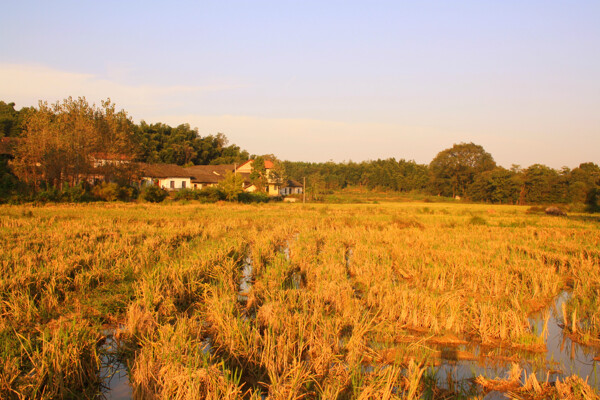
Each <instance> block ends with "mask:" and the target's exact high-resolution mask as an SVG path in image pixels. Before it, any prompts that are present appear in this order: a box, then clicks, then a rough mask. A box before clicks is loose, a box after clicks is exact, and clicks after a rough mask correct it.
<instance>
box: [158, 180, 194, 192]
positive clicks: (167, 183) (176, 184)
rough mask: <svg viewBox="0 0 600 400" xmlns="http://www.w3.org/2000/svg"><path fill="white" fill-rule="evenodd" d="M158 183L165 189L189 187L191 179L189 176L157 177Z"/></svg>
mask: <svg viewBox="0 0 600 400" xmlns="http://www.w3.org/2000/svg"><path fill="white" fill-rule="evenodd" d="M171 182H172V183H173V184H171ZM158 184H159V186H160V187H161V188H163V189H166V190H179V189H190V188H191V187H192V180H191V179H190V178H164V179H159V183H158Z"/></svg>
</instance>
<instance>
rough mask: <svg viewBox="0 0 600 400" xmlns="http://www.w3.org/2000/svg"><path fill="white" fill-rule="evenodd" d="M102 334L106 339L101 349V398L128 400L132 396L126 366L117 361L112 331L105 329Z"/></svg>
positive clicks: (115, 344) (116, 350)
mask: <svg viewBox="0 0 600 400" xmlns="http://www.w3.org/2000/svg"><path fill="white" fill-rule="evenodd" d="M102 334H103V335H104V336H105V337H106V339H105V340H104V344H103V345H102V349H101V350H102V357H101V366H100V379H101V380H102V396H103V398H104V399H106V400H129V399H131V398H132V396H133V394H132V391H131V385H130V384H129V375H128V374H127V366H126V365H125V364H123V363H122V362H121V360H120V359H119V356H118V346H117V342H116V340H115V337H114V330H113V329H106V330H104V331H103V332H102Z"/></svg>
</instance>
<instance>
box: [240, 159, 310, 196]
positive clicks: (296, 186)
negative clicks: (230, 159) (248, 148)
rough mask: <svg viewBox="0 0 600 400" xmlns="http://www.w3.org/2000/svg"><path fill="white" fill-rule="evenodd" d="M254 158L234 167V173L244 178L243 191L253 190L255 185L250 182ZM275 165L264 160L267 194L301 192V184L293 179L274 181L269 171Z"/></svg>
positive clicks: (279, 194)
mask: <svg viewBox="0 0 600 400" xmlns="http://www.w3.org/2000/svg"><path fill="white" fill-rule="evenodd" d="M253 163H254V160H248V161H246V162H245V163H243V164H241V165H240V166H239V167H237V168H236V173H237V174H240V175H242V176H243V177H244V178H245V181H246V184H245V186H244V191H246V192H255V191H256V190H257V187H256V186H255V185H253V184H252V183H250V174H251V173H252V164H253ZM274 167H275V164H273V162H272V161H270V160H265V171H266V176H267V184H266V185H265V191H266V192H267V194H268V195H269V196H287V195H290V194H301V193H302V185H301V184H300V183H298V182H296V181H294V180H291V179H290V180H285V181H276V180H275V179H271V177H272V175H271V171H272V170H273V168H274Z"/></svg>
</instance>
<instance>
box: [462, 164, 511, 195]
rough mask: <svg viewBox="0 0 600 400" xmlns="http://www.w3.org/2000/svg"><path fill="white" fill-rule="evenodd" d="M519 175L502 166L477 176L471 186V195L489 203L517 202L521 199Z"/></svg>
mask: <svg viewBox="0 0 600 400" xmlns="http://www.w3.org/2000/svg"><path fill="white" fill-rule="evenodd" d="M519 189H520V183H519V180H518V175H517V174H516V173H514V172H513V171H509V170H507V169H504V168H502V167H498V168H495V169H493V170H491V171H485V172H482V173H480V174H478V175H476V176H475V179H474V181H473V183H472V184H471V186H469V191H468V193H469V197H470V198H471V199H472V200H474V201H484V202H489V203H500V204H501V203H511V204H512V203H516V202H517V201H518V199H519Z"/></svg>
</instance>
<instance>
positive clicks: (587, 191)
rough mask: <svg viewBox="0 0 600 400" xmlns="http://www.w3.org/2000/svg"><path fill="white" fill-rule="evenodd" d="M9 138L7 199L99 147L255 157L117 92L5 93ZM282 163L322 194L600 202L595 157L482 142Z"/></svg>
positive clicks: (57, 175) (76, 165)
mask: <svg viewBox="0 0 600 400" xmlns="http://www.w3.org/2000/svg"><path fill="white" fill-rule="evenodd" d="M4 137H6V138H19V139H18V142H19V145H18V146H17V148H16V149H14V151H13V153H14V156H13V157H6V155H4V156H2V155H0V198H4V199H6V198H7V197H9V196H14V195H15V194H18V193H20V192H23V191H31V190H32V184H31V182H36V185H37V182H38V180H39V177H38V176H36V174H38V173H39V170H40V166H41V168H44V175H43V176H44V177H45V182H44V183H45V186H46V187H48V186H57V185H59V184H60V185H61V187H62V186H63V185H64V184H65V183H66V184H67V186H69V185H74V184H76V180H77V179H76V177H77V176H78V174H81V173H82V172H85V171H86V170H87V169H89V168H90V165H89V162H88V161H87V160H88V159H89V156H90V155H91V154H95V153H98V152H102V153H104V154H124V155H126V156H127V157H128V159H131V160H134V161H139V162H146V163H172V164H178V165H202V164H205V165H206V164H233V163H241V162H244V161H246V160H248V159H249V158H253V157H255V156H254V155H250V154H249V153H248V152H247V151H245V150H242V149H240V147H239V146H236V145H234V144H229V143H228V141H227V138H226V136H225V135H224V134H222V133H216V134H214V135H208V136H204V137H202V136H200V135H199V133H198V130H197V129H196V128H191V127H190V125H189V124H185V123H184V124H181V125H178V126H177V127H171V126H169V125H167V124H164V123H152V124H148V123H146V122H144V121H141V122H140V123H139V124H135V123H134V122H133V121H132V120H131V118H130V117H128V116H127V113H126V112H125V111H123V110H121V111H117V110H116V109H115V106H114V104H112V103H111V102H110V100H107V101H103V102H102V104H101V106H98V107H97V106H95V105H90V104H88V103H87V101H86V100H85V98H79V99H77V100H73V99H72V98H68V99H65V100H63V101H62V102H57V103H55V104H51V105H49V104H48V103H44V102H40V104H39V106H38V107H37V108H33V107H25V108H21V109H20V110H16V109H15V104H14V103H5V102H3V101H0V139H1V138H4ZM1 140H4V143H7V142H6V139H1ZM265 158H267V159H275V156H273V155H265ZM34 165H35V166H36V167H35V168H32V166H34ZM281 165H282V166H283V167H284V168H283V169H284V171H285V175H286V177H287V178H292V179H296V180H298V181H301V180H302V179H304V178H306V184H307V192H308V193H310V194H311V195H312V197H313V198H319V196H321V195H323V194H325V193H328V192H331V191H335V190H340V189H344V188H348V187H362V188H365V189H369V190H381V191H395V192H406V193H408V192H411V193H421V194H428V195H433V196H444V197H454V198H461V199H465V200H471V201H477V202H489V203H500V204H537V203H544V204H550V203H573V204H581V205H584V204H586V205H587V207H588V209H590V210H596V209H597V208H598V197H599V196H598V194H599V193H600V192H599V189H600V167H598V165H596V164H594V163H591V162H586V163H582V164H580V165H579V166H578V167H576V168H573V169H570V168H567V167H563V168H562V169H560V170H555V169H553V168H550V167H548V166H545V165H541V164H534V165H531V166H529V167H527V168H522V167H520V166H518V165H513V166H511V168H510V169H506V168H504V167H502V166H499V165H497V164H496V162H495V161H494V159H493V157H492V155H491V154H489V153H487V152H486V151H485V150H484V149H483V147H481V146H479V145H476V144H474V143H459V144H455V145H454V146H453V147H452V148H449V149H445V150H442V151H440V153H438V155H437V156H436V157H435V158H434V159H433V160H432V161H431V163H430V164H429V165H426V164H418V163H416V162H414V161H407V160H404V159H401V160H396V159H394V158H390V159H384V160H381V159H380V160H371V161H363V162H358V163H357V162H345V163H334V162H325V163H308V162H290V161H284V162H282V163H281ZM125 172H127V171H125ZM65 177H66V178H65ZM113 178H114V179H116V180H117V181H119V182H122V185H126V184H127V183H126V179H125V180H118V179H117V178H118V174H115V175H114V176H113ZM34 189H37V188H34Z"/></svg>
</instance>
